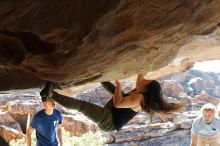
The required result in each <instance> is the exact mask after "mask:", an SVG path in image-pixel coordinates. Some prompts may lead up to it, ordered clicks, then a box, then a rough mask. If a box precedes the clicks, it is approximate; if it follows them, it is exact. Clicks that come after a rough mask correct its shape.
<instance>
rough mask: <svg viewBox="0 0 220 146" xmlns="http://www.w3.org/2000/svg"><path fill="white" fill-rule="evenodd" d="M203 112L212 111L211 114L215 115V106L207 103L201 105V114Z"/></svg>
mask: <svg viewBox="0 0 220 146" xmlns="http://www.w3.org/2000/svg"><path fill="white" fill-rule="evenodd" d="M205 110H213V112H214V113H215V112H216V106H215V105H213V104H211V103H207V104H205V105H203V107H202V108H201V111H202V113H203V112H204V111H205Z"/></svg>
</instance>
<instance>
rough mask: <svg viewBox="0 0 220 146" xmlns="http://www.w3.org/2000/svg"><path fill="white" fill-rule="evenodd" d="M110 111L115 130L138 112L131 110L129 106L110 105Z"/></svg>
mask: <svg viewBox="0 0 220 146" xmlns="http://www.w3.org/2000/svg"><path fill="white" fill-rule="evenodd" d="M126 95H129V94H126ZM126 95H125V96H126ZM111 111H112V117H113V124H114V126H115V129H116V130H117V131H119V130H120V129H121V128H122V127H123V126H124V125H125V124H126V123H127V122H128V121H129V120H131V119H132V118H133V117H134V116H135V115H136V114H137V113H138V112H135V111H133V110H132V109H131V108H116V107H112V109H111Z"/></svg>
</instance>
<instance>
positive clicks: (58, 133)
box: [57, 129, 63, 146]
mask: <svg viewBox="0 0 220 146" xmlns="http://www.w3.org/2000/svg"><path fill="white" fill-rule="evenodd" d="M57 137H58V143H59V146H63V140H62V129H59V130H58V131H57Z"/></svg>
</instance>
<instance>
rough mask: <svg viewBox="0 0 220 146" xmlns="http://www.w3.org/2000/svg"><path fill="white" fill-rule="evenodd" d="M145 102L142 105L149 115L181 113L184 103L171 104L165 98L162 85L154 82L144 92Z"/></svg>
mask: <svg viewBox="0 0 220 146" xmlns="http://www.w3.org/2000/svg"><path fill="white" fill-rule="evenodd" d="M142 94H143V96H144V101H143V102H142V104H141V107H142V109H143V110H144V111H145V112H147V113H148V114H150V115H152V114H154V113H163V114H170V113H172V112H178V111H180V110H181V109H182V108H183V106H184V103H183V102H180V103H170V102H168V101H166V100H165V99H164V98H163V94H162V90H161V86H160V83H159V82H158V81H156V80H152V81H151V82H150V83H149V84H148V85H146V87H145V90H144V91H143V93H142Z"/></svg>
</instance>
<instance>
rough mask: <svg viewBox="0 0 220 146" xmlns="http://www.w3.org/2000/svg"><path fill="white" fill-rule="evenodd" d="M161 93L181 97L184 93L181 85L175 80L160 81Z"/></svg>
mask: <svg viewBox="0 0 220 146" xmlns="http://www.w3.org/2000/svg"><path fill="white" fill-rule="evenodd" d="M161 88H162V91H163V94H164V95H166V96H171V97H181V96H182V95H183V94H184V89H183V87H182V86H181V85H180V84H179V83H178V82H177V81H175V80H164V81H162V82H161Z"/></svg>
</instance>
